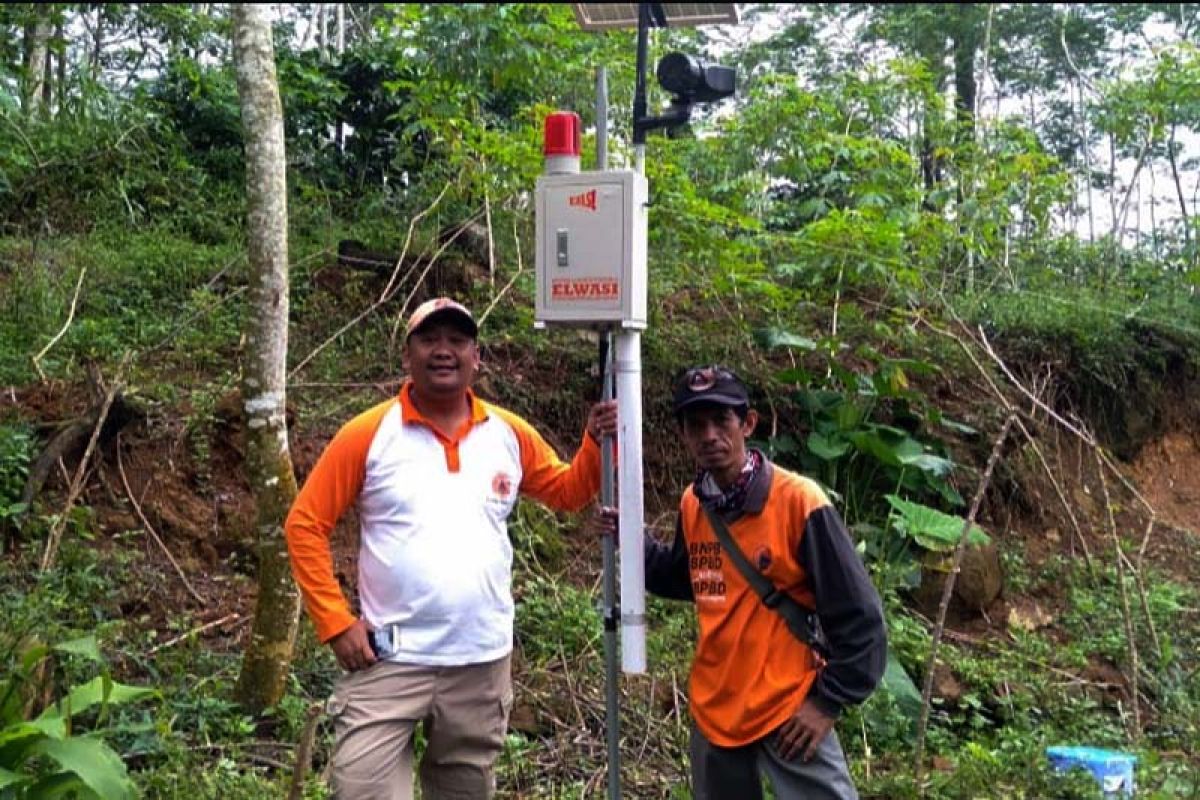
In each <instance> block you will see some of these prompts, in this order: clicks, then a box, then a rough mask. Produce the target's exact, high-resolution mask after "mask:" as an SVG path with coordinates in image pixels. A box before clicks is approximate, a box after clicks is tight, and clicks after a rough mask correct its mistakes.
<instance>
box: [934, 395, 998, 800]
mask: <svg viewBox="0 0 1200 800" xmlns="http://www.w3.org/2000/svg"><path fill="white" fill-rule="evenodd" d="M1015 421H1016V417H1015V416H1014V415H1012V414H1009V416H1008V418H1007V419H1005V420H1004V427H1003V428H1001V429H1000V435H999V436H997V437H996V441H995V443H994V444H993V445H992V452H991V455H989V456H988V460H987V466H986V467H985V468H984V470H983V478H982V479H981V480H980V481H979V488H978V489H976V490H975V497H974V499H973V500H972V501H971V510H970V513H968V514H967V518H966V520H965V521H964V522H963V528H962V533H961V534H960V535H959V537H958V547H957V548H955V550H954V561H953V564H952V566H951V567H950V574H949V575H947V576H946V584H945V586H943V587H942V602H941V604H940V605H939V606H938V616H937V625H936V626H935V627H934V629H933V641H932V642H931V643H930V645H929V658H928V659H927V660H926V662H925V687H924V689H923V690H922V691H921V716H920V719H919V721H918V723H917V755H916V764H915V768H916V773H917V781H918V782H920V779H921V775H922V773H923V770H924V763H923V762H924V760H925V730H926V728H927V727H928V725H929V704H930V698H931V697H932V696H933V670H934V667H935V666H936V665H937V651H938V645H939V644H940V643H941V639H942V633H943V631H944V630H945V628H946V613H947V611H949V609H950V597H951V595H953V594H954V583H955V581H956V580H957V578H958V573H959V571H960V570H961V569H962V560H963V554H964V553H965V552H966V550H967V536H968V534H969V533H970V532H971V527H972V526H973V525H974V524H975V517H976V515H978V514H979V506H980V505H981V504H982V503H983V495H984V493H985V492H987V488H988V484H989V483H991V480H992V471H993V470H995V468H996V462H998V461H999V460H1000V452H1001V450H1002V449H1003V447H1004V441H1005V439H1007V438H1008V432H1009V430H1010V429H1011V428H1012V426H1013V423H1014V422H1015Z"/></svg>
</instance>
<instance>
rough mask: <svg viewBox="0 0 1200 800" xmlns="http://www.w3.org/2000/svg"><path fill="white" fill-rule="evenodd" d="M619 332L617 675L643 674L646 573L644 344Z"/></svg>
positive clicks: (636, 335)
mask: <svg viewBox="0 0 1200 800" xmlns="http://www.w3.org/2000/svg"><path fill="white" fill-rule="evenodd" d="M641 336H642V335H641V332H640V331H637V330H622V331H620V332H618V333H617V335H616V336H615V337H614V338H615V339H616V346H617V347H616V350H617V352H616V356H617V358H616V373H617V419H618V423H617V426H618V430H617V487H618V493H619V496H620V531H621V669H622V670H623V671H625V672H626V673H629V674H634V675H641V674H644V673H645V672H646V569H645V555H644V553H643V550H642V545H643V538H642V537H643V536H644V533H643V530H644V526H645V523H644V519H645V514H644V512H643V509H642V502H643V499H642V358H641V348H642V338H641Z"/></svg>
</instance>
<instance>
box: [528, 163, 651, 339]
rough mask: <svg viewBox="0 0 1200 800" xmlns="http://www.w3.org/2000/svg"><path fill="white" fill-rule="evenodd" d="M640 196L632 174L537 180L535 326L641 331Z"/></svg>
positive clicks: (642, 186) (641, 183) (641, 181)
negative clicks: (613, 328)
mask: <svg viewBox="0 0 1200 800" xmlns="http://www.w3.org/2000/svg"><path fill="white" fill-rule="evenodd" d="M646 196H647V191H646V179H645V177H644V176H642V175H638V174H637V173H636V172H634V171H633V170H607V171H604V172H577V173H573V174H563V175H543V176H541V177H540V178H538V182H537V189H536V197H537V212H536V213H537V300H536V303H535V308H534V315H535V322H536V324H537V325H538V326H539V327H544V326H546V325H562V326H574V327H620V328H639V329H640V328H645V327H646V277H647V276H646Z"/></svg>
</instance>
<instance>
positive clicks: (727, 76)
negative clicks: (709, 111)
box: [655, 53, 737, 105]
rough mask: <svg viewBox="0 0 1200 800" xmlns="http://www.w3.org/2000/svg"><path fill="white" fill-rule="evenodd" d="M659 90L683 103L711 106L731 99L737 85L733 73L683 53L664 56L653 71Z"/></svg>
mask: <svg viewBox="0 0 1200 800" xmlns="http://www.w3.org/2000/svg"><path fill="white" fill-rule="evenodd" d="M655 74H656V75H657V76H658V83H659V85H660V86H662V88H663V89H665V90H667V91H668V92H670V93H671V94H673V95H675V97H676V99H677V100H678V101H682V102H683V103H687V104H689V105H690V104H691V103H713V102H716V101H717V100H724V99H725V98H726V97H729V96H731V95H732V94H733V93H734V91H735V90H736V88H737V86H736V83H737V70H735V69H733V68H732V67H723V66H721V65H720V64H710V63H708V62H707V61H704V60H702V59H699V58H696V57H695V56H690V55H688V54H687V53H668V54H667V55H665V56H663V57H662V58H661V59H659V61H658V67H657V69H656V71H655Z"/></svg>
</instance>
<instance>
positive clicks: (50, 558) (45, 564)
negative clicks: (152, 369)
mask: <svg viewBox="0 0 1200 800" xmlns="http://www.w3.org/2000/svg"><path fill="white" fill-rule="evenodd" d="M130 357H131V354H130V353H128V352H127V353H125V356H124V357H123V358H122V359H121V364H120V366H119V367H117V374H116V377H115V378H114V379H113V382H112V385H111V386H110V387H109V389H108V393H107V394H105V395H104V403H103V404H102V405H101V406H100V413H99V414H97V415H96V426H95V427H94V428H93V429H92V436H91V438H90V439H88V443H87V448H86V449H84V451H83V458H81V459H80V460H79V466H78V467H76V468H75V475H74V477H73V478H71V486H70V488H69V489H68V491H67V502H66V504H65V505H64V506H63V510H62V513H61V514H59V515H58V519H56V520H54V524H53V525H52V526H51V527H50V534H49V535H48V536H47V537H46V549H45V551H43V553H42V563H41V566H40V567H39V571H41V572H46V571H47V570H49V569H50V567H51V566H53V564H54V557H55V556H56V555H57V554H58V544H59V541H60V540H61V539H62V532H63V528H65V527H66V525H67V517H68V515H69V514H70V513H71V509H72V508H73V507H74V505H75V501H76V500H78V499H79V495H80V493H81V492H82V491H83V476H84V475H85V474H86V473H87V468H88V463H89V462H90V461H91V460H92V451H93V450H95V449H96V442H98V441H100V431H101V429H102V428H103V427H104V422H105V420H107V419H108V410H109V409H110V408H112V404H113V400H115V399H116V397H117V394H118V393H119V392H120V391H121V380H122V377H123V376H124V374H125V368H126V367H127V366H129V360H130Z"/></svg>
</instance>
